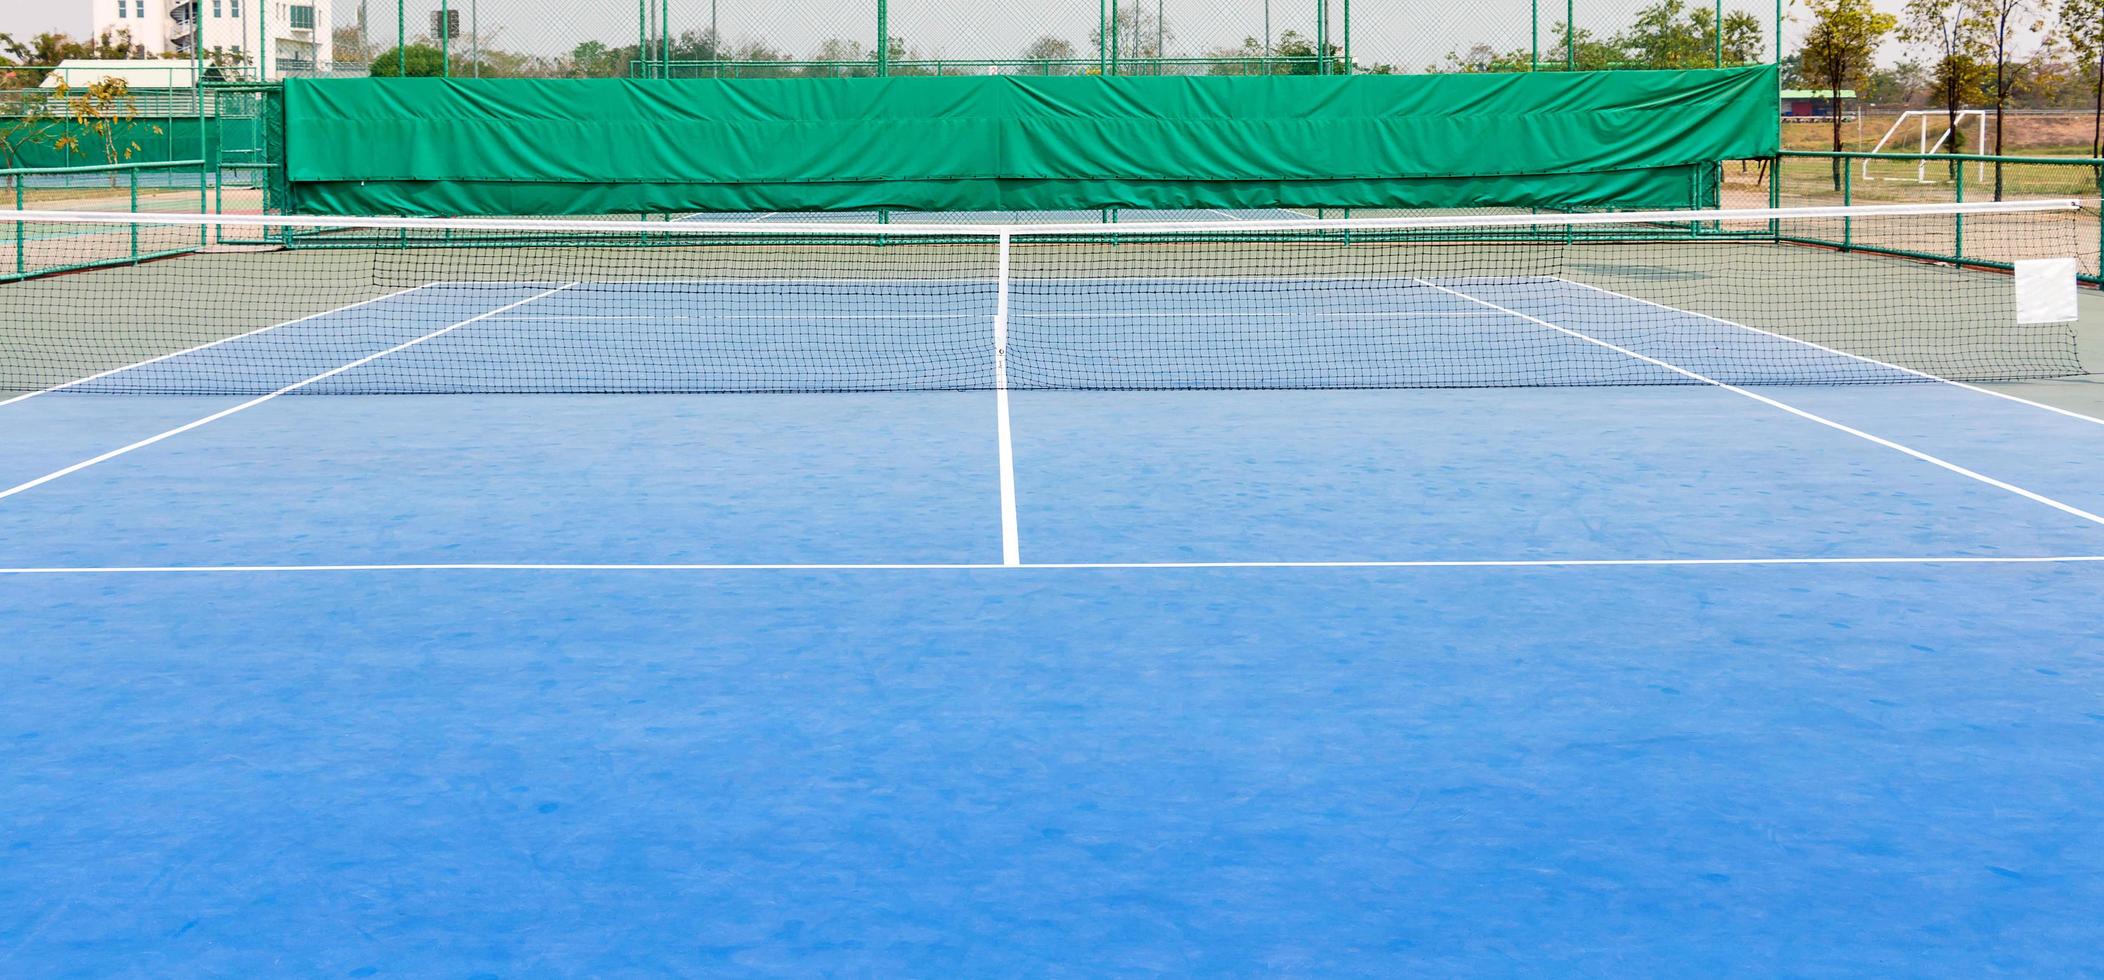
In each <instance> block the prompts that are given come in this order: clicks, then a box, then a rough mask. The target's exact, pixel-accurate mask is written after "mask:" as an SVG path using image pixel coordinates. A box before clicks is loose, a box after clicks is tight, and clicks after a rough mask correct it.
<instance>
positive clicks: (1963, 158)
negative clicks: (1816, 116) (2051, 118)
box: [1783, 150, 2104, 167]
mask: <svg viewBox="0 0 2104 980" xmlns="http://www.w3.org/2000/svg"><path fill="white" fill-rule="evenodd" d="M1783 156H1786V157H1816V158H1821V159H1829V160H1906V161H1908V162H1913V161H1916V160H1948V161H1951V162H1953V163H2015V164H2025V165H2030V164H2053V165H2059V166H2064V167H2104V158H2100V157H1998V156H1994V155H1991V154H1985V153H1867V152H1864V151H1862V150H1841V151H1839V152H1836V151H1834V150H1784V151H1783Z"/></svg>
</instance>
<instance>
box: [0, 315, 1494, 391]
mask: <svg viewBox="0 0 2104 980" xmlns="http://www.w3.org/2000/svg"><path fill="white" fill-rule="evenodd" d="M1503 315H1504V314H1501V313H1498V312H1496V311H1493V310H1363V311H1354V312H1343V313H1340V312H1332V311H1324V310H1309V311H1306V312H1298V313H1295V312H1276V313H1267V312H1247V313H1236V312H1231V311H1221V310H1160V311H1148V312H1120V313H1104V312H1083V313H1059V312H1054V313H1010V314H1009V317H1010V318H1011V319H1018V320H1024V319H1027V320H1074V319H1092V320H1130V319H1136V318H1145V317H1154V318H1171V317H1173V318H1176V319H1186V318H1192V319H1195V318H1200V317H1226V318H1235V319H1242V318H1267V317H1269V318H1277V319H1293V320H1306V319H1312V318H1325V319H1333V320H1408V319H1413V318H1416V317H1466V318H1470V319H1485V318H1494V317H1501V316H1503ZM985 318H986V314H984V313H916V312H911V311H908V312H901V313H890V314H864V313H796V312H788V313H700V314H690V313H665V314H652V313H519V314H512V315H508V316H500V317H497V318H496V321H497V322H499V323H530V322H535V321H541V320H583V321H592V322H598V321H604V320H618V321H650V322H665V321H670V320H691V321H696V322H701V323H710V322H714V321H717V320H856V321H860V320H878V321H885V322H898V321H904V320H983V319H985ZM0 404H4V403H0Z"/></svg>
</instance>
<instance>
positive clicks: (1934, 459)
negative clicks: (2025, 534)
mask: <svg viewBox="0 0 2104 980" xmlns="http://www.w3.org/2000/svg"><path fill="white" fill-rule="evenodd" d="M1427 285H1431V284H1430V283H1427ZM1432 288H1434V289H1438V290H1442V291H1444V292H1449V293H1453V294H1454V295H1456V296H1460V297H1462V298H1464V299H1468V300H1470V301H1472V302H1476V303H1481V304H1483V305H1484V306H1488V307H1490V308H1491V309H1494V310H1502V311H1504V312H1506V313H1510V314H1512V315H1513V316H1516V317H1519V318H1520V319H1522V320H1526V321H1529V322H1531V323H1538V324H1541V325H1542V326H1544V327H1547V328H1549V329H1551V330H1554V331H1556V332H1557V333H1560V334H1565V335H1568V336H1571V337H1576V338H1578V339H1579V340H1583V341H1585V342H1586V343H1589V344H1595V345H1598V346H1600V347H1604V348H1606V349H1608V350H1611V351H1614V352H1616V353H1618V354H1624V355H1627V356H1629V357H1633V358H1636V359H1637V360H1639V361H1643V362H1644V363H1646V364H1654V365H1657V366H1659V367H1662V368H1665V369H1666V370H1668V371H1671V372H1673V373H1675V374H1678V375H1681V376H1682V377H1686V378H1690V379H1693V380H1695V381H1700V382H1702V383H1703V384H1709V385H1716V386H1717V387H1719V388H1722V389H1724V390H1725V391H1729V392H1732V393H1733V394H1737V395H1743V396H1745V397H1747V398H1751V399H1753V400H1754V401H1757V402H1760V403H1761V404H1763V405H1767V406H1769V407H1770V408H1776V409H1781V410H1782V411H1785V412H1788V413H1790V414H1792V415H1795V416H1797V417H1798V418H1801V419H1805V420H1807V421H1810V422H1817V423H1819V424H1820V425H1823V426H1826V427H1827V428H1829V429H1833V430H1835V431H1837V432H1846V433H1848V434H1849V435H1852V436H1855V437H1856V438H1858V439H1863V440H1866V441H1868V442H1873V443H1876V444H1878V445H1880V446H1883V447H1885V448H1887V449H1890V450H1893V451H1895V452H1900V453H1905V454H1906V455H1908V456H1912V457H1914V458H1915V459H1918V460H1921V461H1922V462H1924V463H1928V464H1930V465H1932V466H1939V467H1942V468H1943V469H1946V470H1949V471H1951V472H1952V473H1956V474H1958V475H1959V476H1962V477H1965V478H1967V479H1971V480H1977V481H1979V482H1981V483H1984V484H1987V485H1988V486H1990V487H1994V488H1996V489H1998V490H2006V491H2008V492H2009V493H2013V494H2016V495H2017V496H2019V497H2023V498H2024V499H2026V500H2030V501H2033V502H2035V503H2041V504H2044V505H2046V506H2048V507H2051V508H2053V509H2054V510H2057V511H2061V512H2062V513H2066V514H2071V515H2073V516H2075V517H2079V518H2082V519H2083V520H2085V521H2088V522H2090V523H2092V524H2098V525H2104V516H2098V515H2096V514H2092V513H2090V512H2089V511H2086V510H2083V509H2082V508H2080V507H2076V506H2074V505H2073V504H2068V503H2063V502H2061V501H2059V500H2055V499H2053V498H2052V497H2048V496H2046V495H2045V494H2042V493H2037V492H2035V491H2031V490H2026V489H2024V488H2023V487H2020V486H2017V485H2016V484H2014V483H2010V482H2007V481H2005V480H1998V479H1995V478H1994V477H1991V476H1988V475H1987V474H1985V473H1981V472H1979V471H1977V470H1972V469H1967V468H1966V467H1963V466H1960V465H1958V464H1956V463H1953V462H1951V461H1950V460H1947V459H1943V458H1942V457H1939V456H1932V455H1930V454H1928V453H1925V452H1922V451H1921V450H1919V449H1915V448H1913V447H1911V446H1905V445H1901V444H1900V443H1897V442H1894V441H1892V440H1890V439H1887V438H1885V437H1883V436H1877V435H1872V434H1870V433H1868V432H1865V431H1863V430H1862V429H1858V428H1856V427H1854V426H1851V425H1845V424H1843V423H1840V422H1836V421H1834V420H1833V419H1830V418H1827V417H1826V416H1823V415H1816V414H1814V413H1812V412H1808V411H1806V410H1804V409H1802V408H1798V407H1797V406H1795V405H1791V404H1789V403H1787V402H1782V401H1777V400H1776V399H1773V398H1770V397H1768V396H1767V395H1763V394H1760V393H1759V392H1755V391H1750V390H1748V389H1746V388H1741V387H1739V386H1738V385H1734V384H1726V383H1725V382H1722V381H1719V380H1717V379H1715V378H1712V377H1709V376H1708V375H1704V374H1698V373H1696V372H1694V371H1690V370H1688V369H1687V368H1684V367H1681V366H1680V365H1678V364H1673V363H1670V362H1667V361H1662V360H1659V359H1658V358H1656V357H1651V356H1649V355H1647V354H1639V353H1637V352H1636V351H1633V350H1630V349H1629V348H1627V347H1623V346H1620V345H1618V344H1611V343H1608V342H1607V341H1605V340H1601V339H1600V338H1598V337H1594V336H1590V335H1588V334H1584V333H1580V332H1578V331H1576V330H1572V329H1570V328H1568V327H1563V326H1559V325H1557V324H1554V323H1550V322H1549V321H1547V320H1544V319H1542V318H1540V317H1535V316H1528V315H1527V314H1525V313H1521V312H1520V311H1518V310H1514V309H1509V308H1507V307H1503V306H1499V305H1498V304H1496V303H1493V302H1491V301H1489V300H1487V299H1482V298H1480V297H1476V296H1470V295H1469V294H1467V293H1463V292H1456V291H1454V290H1451V289H1447V288H1446V287H1445V286H1432Z"/></svg>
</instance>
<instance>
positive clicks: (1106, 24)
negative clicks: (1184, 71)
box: [878, 0, 1110, 75]
mask: <svg viewBox="0 0 2104 980" xmlns="http://www.w3.org/2000/svg"><path fill="white" fill-rule="evenodd" d="M878 2H880V3H881V2H882V0H878ZM1107 2H1108V0H1096V74H1098V75H1103V74H1107V73H1108V72H1109V70H1110V55H1109V52H1107V51H1106V50H1104V46H1105V45H1106V44H1108V43H1109V42H1110V21H1108V20H1106V19H1104V16H1103V5H1104V4H1105V3H1107Z"/></svg>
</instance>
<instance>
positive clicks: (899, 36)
mask: <svg viewBox="0 0 2104 980" xmlns="http://www.w3.org/2000/svg"><path fill="white" fill-rule="evenodd" d="M339 2H340V0H339ZM330 13H331V16H332V17H333V19H334V30H333V31H332V33H331V42H332V43H331V46H330V47H331V51H332V56H331V61H330V64H329V66H328V68H327V70H328V71H331V72H334V73H338V74H362V73H367V72H371V73H375V74H385V75H396V74H411V75H440V74H444V75H467V76H499V77H522V76H523V77H535V76H538V77H675V78H688V77H774V78H781V77H842V76H878V75H950V74H981V75H984V74H1031V75H1082V74H1102V75H1175V74H1211V75H1250V74H1347V73H1369V72H1372V73H1415V72H1428V71H1527V70H1558V69H1566V68H1613V67H1631V68H1636V67H1651V68H1695V67H1712V66H1716V65H1725V64H1748V63H1756V62H1765V61H1773V60H1776V58H1777V57H1778V54H1777V45H1776V40H1775V39H1776V33H1777V28H1778V27H1779V26H1780V25H1781V23H1782V22H1783V20H1782V18H1783V9H1782V7H1781V6H1780V5H1779V4H1774V3H1762V2H1761V0H1709V2H1702V0H1584V2H1582V3H1581V2H1579V0H1477V2H1475V3H1472V4H1467V5H1464V6H1462V7H1454V8H1442V7H1439V6H1437V5H1426V4H1411V5H1403V4H1394V3H1382V2H1379V0H1357V2H1353V0H1228V2H1207V0H1094V2H1090V3H1078V2H1074V0H1066V2H1063V3H1060V2H1056V3H1032V2H1028V0H980V2H973V3H965V2H958V0H800V2H797V3H793V4H778V3H767V2H763V0H633V2H630V0H599V2H589V0H588V2H586V3H581V4H556V3H552V2H548V0H365V2H359V3H341V5H339V6H336V7H334V8H332V10H331V12H330ZM317 70H322V69H320V68H319V67H318V68H317Z"/></svg>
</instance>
